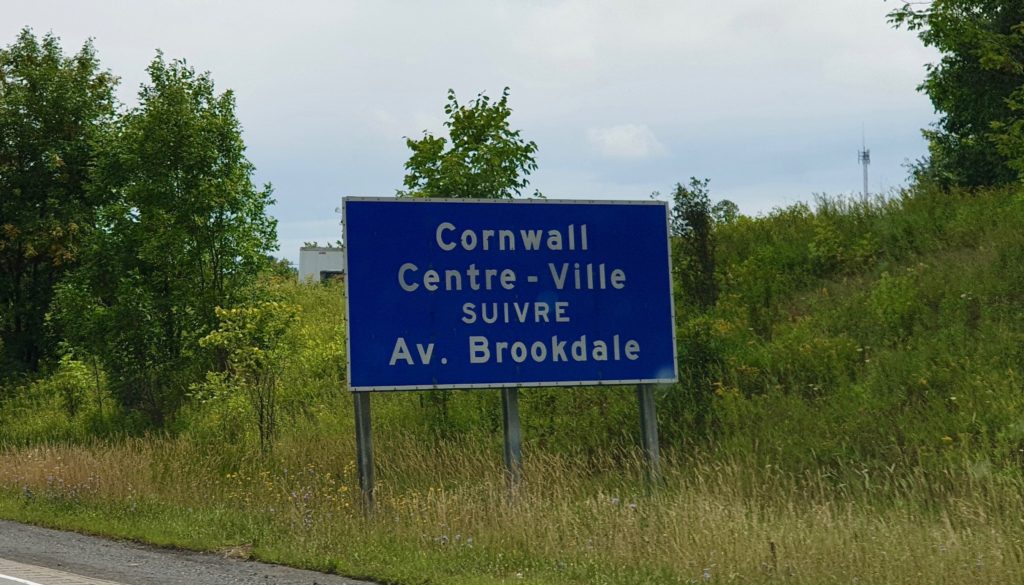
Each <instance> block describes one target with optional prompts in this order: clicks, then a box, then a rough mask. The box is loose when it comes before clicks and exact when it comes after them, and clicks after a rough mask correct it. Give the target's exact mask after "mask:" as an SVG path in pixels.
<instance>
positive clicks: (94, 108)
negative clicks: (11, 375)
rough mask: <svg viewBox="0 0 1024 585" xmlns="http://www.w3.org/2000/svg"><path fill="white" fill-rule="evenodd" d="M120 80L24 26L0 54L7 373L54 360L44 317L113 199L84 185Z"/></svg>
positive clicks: (0, 335) (2, 311)
mask: <svg viewBox="0 0 1024 585" xmlns="http://www.w3.org/2000/svg"><path fill="white" fill-rule="evenodd" d="M116 83H117V80H116V79H115V78H114V76H113V75H111V74H110V73H109V72H107V71H102V70H100V65H99V61H98V60H97V58H96V53H95V50H94V49H93V46H92V43H91V42H86V43H85V44H84V45H83V46H82V48H81V49H80V50H79V51H78V53H76V54H75V55H73V56H70V57H69V56H65V55H64V52H63V50H62V49H61V45H60V40H59V39H58V38H57V37H55V36H53V35H49V34H48V35H45V36H43V37H42V38H41V39H40V38H37V37H36V36H35V35H34V34H33V33H32V31H31V30H29V29H24V30H22V31H21V33H20V34H19V35H18V39H17V41H16V42H15V43H14V44H12V45H10V46H8V47H5V48H3V49H0V340H2V341H3V343H0V347H5V348H6V354H7V355H6V359H4V357H3V355H0V371H10V370H11V369H15V368H30V369H32V368H35V367H36V366H37V365H38V362H39V359H40V358H41V357H44V356H45V355H52V354H53V353H54V352H53V349H54V347H53V345H52V344H51V343H49V342H48V341H47V339H46V336H45V328H44V315H45V314H46V310H47V307H48V305H49V304H50V299H51V297H52V294H53V288H54V286H55V285H56V284H57V282H59V281H60V279H61V278H62V277H63V276H64V274H65V272H66V271H67V270H68V268H69V267H72V266H74V265H75V263H76V262H77V261H78V258H79V254H80V247H81V243H82V239H83V237H85V236H86V234H87V233H88V232H89V230H90V228H91V226H92V223H93V213H94V211H95V209H96V207H97V206H99V205H101V204H102V203H104V202H106V198H107V195H108V194H107V193H103V192H97V191H88V190H87V189H86V187H85V186H86V182H87V177H88V169H89V166H90V165H91V164H92V163H93V160H94V157H95V152H94V146H93V145H94V143H95V141H96V139H97V138H98V137H99V136H100V135H101V134H102V133H103V132H104V131H105V129H106V128H107V126H108V125H109V123H110V122H111V121H112V119H113V116H114V97H113V89H114V86H115V85H116ZM4 361H6V362H8V365H7V366H6V367H5V366H3V364H2V362H4Z"/></svg>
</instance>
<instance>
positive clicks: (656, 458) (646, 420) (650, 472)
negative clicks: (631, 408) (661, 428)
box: [636, 384, 661, 486]
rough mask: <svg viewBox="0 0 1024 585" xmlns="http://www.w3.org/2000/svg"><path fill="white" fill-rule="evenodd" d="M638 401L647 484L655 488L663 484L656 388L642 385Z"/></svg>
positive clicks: (638, 390) (638, 388)
mask: <svg viewBox="0 0 1024 585" xmlns="http://www.w3.org/2000/svg"><path fill="white" fill-rule="evenodd" d="M636 399H637V403H638V404H639V406H640V437H641V441H642V443H643V447H644V462H645V463H646V464H647V470H646V471H647V483H648V485H650V486H655V485H657V484H658V483H660V482H661V461H660V457H661V456H660V453H659V446H658V415H657V413H656V412H655V410H654V387H653V386H652V385H650V384H640V385H639V386H637V387H636Z"/></svg>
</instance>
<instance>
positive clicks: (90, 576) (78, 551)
mask: <svg viewBox="0 0 1024 585" xmlns="http://www.w3.org/2000/svg"><path fill="white" fill-rule="evenodd" d="M4 561H7V562H6V563H5V562H4ZM18 573H21V574H18ZM0 575H5V576H6V577H13V578H14V580H13V581H12V580H11V579H9V578H8V579H4V578H2V577H0V585H25V583H26V582H28V583H30V584H31V583H36V584H38V585H51V584H53V585H57V584H61V585H63V584H68V585H70V584H76V585H77V584H78V583H82V584H87V585H92V584H97V583H103V582H104V581H106V582H113V584H116V585H243V584H245V585H249V584H259V585H374V584H372V583H370V582H368V581H355V580H352V579H345V578H342V577H338V576H336V575H327V574H324V573H317V572H315V571H303V570H300V569H292V568H289V567H282V566H278V565H269V564H266V563H257V562H252V561H242V560H237V559H230V558H226V557H224V556H221V555H216V554H206V553H194V552H186V551H177V550H164V549H158V548H154V547H150V546H145V545H141V544H137V543H133V542H122V541H114V540H106V539H103V538H97V537H94V536H85V535H82V534H76V533H73V532H61V531H59V530H49V529H47V528H38V527H35V526H26V525H24V524H18V523H15V522H8V521H6V520H0ZM108 585H109V584H108Z"/></svg>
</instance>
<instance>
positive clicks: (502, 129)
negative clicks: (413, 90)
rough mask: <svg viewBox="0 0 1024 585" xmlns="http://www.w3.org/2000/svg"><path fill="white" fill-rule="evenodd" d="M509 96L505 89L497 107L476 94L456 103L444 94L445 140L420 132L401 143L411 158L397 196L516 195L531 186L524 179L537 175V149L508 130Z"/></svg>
mask: <svg viewBox="0 0 1024 585" xmlns="http://www.w3.org/2000/svg"><path fill="white" fill-rule="evenodd" d="M508 95H509V89H508V88H507V87H506V88H505V90H504V91H503V92H502V93H501V99H499V100H498V101H496V102H492V101H491V99H490V98H489V97H488V96H486V95H485V94H483V93H481V94H479V95H478V96H477V97H476V99H475V100H473V101H472V102H471V103H469V104H460V103H459V101H458V99H456V97H455V91H454V90H448V103H447V104H445V107H444V113H445V115H446V116H448V119H447V120H446V121H445V123H444V125H445V127H446V128H447V129H448V138H447V139H446V138H444V137H443V136H434V135H432V134H430V133H429V132H424V133H423V138H421V139H419V140H414V139H412V138H408V139H406V141H405V143H406V145H407V146H408V147H409V149H410V150H411V151H412V155H411V156H410V157H409V160H408V161H407V162H406V163H405V170H406V175H405V179H404V185H405V190H404V191H401V190H400V191H398V194H399V195H400V196H415V197H451V198H472V199H511V198H513V197H515V196H518V195H521V194H522V191H523V190H524V189H526V187H527V186H528V185H529V184H530V182H529V180H528V179H527V177H528V176H529V175H530V173H532V172H533V171H535V170H537V162H536V159H535V158H534V154H535V153H536V152H537V145H536V143H534V142H532V141H526V140H524V139H523V138H522V135H521V133H520V131H519V130H512V129H511V127H510V126H509V122H508V119H509V117H510V116H511V115H512V109H511V108H510V107H509V105H508Z"/></svg>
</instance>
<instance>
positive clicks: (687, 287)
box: [669, 177, 736, 310]
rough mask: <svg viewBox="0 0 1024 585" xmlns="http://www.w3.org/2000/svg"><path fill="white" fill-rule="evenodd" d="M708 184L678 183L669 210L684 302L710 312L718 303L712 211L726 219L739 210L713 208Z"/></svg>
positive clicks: (697, 181) (731, 206)
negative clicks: (687, 184) (685, 184)
mask: <svg viewBox="0 0 1024 585" xmlns="http://www.w3.org/2000/svg"><path fill="white" fill-rule="evenodd" d="M709 182H710V180H709V179H703V180H700V179H697V178H695V177H690V184H689V186H685V187H684V186H683V185H682V184H679V183H676V187H675V189H674V190H673V191H672V202H671V210H670V211H669V230H670V232H671V235H672V247H673V252H674V254H673V259H672V261H673V264H674V267H675V270H674V272H675V278H676V282H678V283H679V285H680V288H681V290H680V292H681V293H682V294H683V302H684V303H686V304H688V305H689V304H693V305H696V307H698V308H699V309H701V310H707V309H710V308H711V307H713V306H715V302H717V300H718V284H717V282H716V281H715V242H714V224H715V220H714V216H713V211H715V210H717V211H718V212H720V213H721V214H722V215H723V220H725V219H729V218H732V217H733V216H734V214H735V207H736V206H735V204H733V203H732V202H730V201H723V202H721V203H719V204H718V205H716V206H715V207H714V208H712V206H711V196H710V191H709V190H708V183H709ZM730 214H732V215H730ZM730 220H731V219H730Z"/></svg>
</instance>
